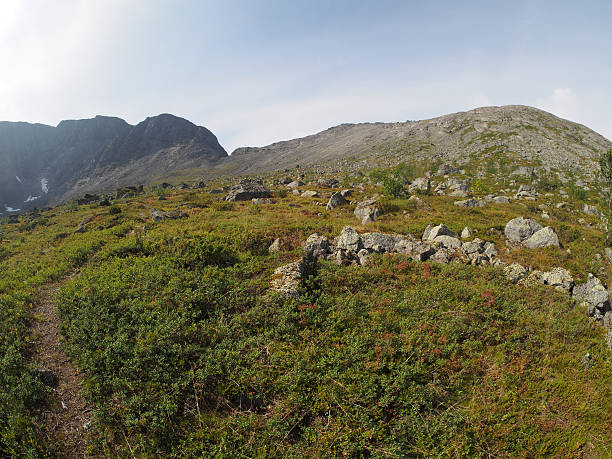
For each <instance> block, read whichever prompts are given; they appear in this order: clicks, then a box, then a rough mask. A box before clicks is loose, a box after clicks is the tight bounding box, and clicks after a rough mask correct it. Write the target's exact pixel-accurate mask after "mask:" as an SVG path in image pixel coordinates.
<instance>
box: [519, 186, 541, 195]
mask: <svg viewBox="0 0 612 459" xmlns="http://www.w3.org/2000/svg"><path fill="white" fill-rule="evenodd" d="M537 196H538V192H537V191H536V190H535V188H534V187H532V186H531V185H521V186H520V187H519V189H518V192H517V193H516V197H517V198H535V197H537Z"/></svg>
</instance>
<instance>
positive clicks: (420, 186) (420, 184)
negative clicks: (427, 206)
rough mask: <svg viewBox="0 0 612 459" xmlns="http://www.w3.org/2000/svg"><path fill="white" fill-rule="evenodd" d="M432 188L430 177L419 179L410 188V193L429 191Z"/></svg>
mask: <svg viewBox="0 0 612 459" xmlns="http://www.w3.org/2000/svg"><path fill="white" fill-rule="evenodd" d="M430 187H431V181H430V180H429V177H419V178H417V179H415V180H414V181H413V182H412V183H411V184H410V185H409V186H408V191H410V192H414V191H427V190H428V189H429V188H430Z"/></svg>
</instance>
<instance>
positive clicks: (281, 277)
mask: <svg viewBox="0 0 612 459" xmlns="http://www.w3.org/2000/svg"><path fill="white" fill-rule="evenodd" d="M302 274H303V265H302V262H301V261H296V262H293V263H289V264H286V265H283V266H279V267H278V268H276V270H275V271H274V275H273V276H272V281H271V289H272V290H273V291H276V292H279V293H283V294H285V295H287V296H290V297H294V298H297V297H298V295H299V293H298V288H299V286H300V282H301V279H302Z"/></svg>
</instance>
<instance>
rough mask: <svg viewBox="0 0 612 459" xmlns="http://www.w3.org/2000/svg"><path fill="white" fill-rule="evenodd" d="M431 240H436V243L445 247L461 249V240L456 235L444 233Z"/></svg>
mask: <svg viewBox="0 0 612 459" xmlns="http://www.w3.org/2000/svg"><path fill="white" fill-rule="evenodd" d="M432 240H433V242H437V243H438V244H440V245H441V246H442V247H444V248H445V249H450V250H453V251H457V250H461V241H460V240H459V239H457V238H456V237H453V236H448V235H445V234H444V235H441V236H436V237H435V238H433V239H432Z"/></svg>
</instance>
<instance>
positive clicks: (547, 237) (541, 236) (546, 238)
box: [523, 226, 559, 249]
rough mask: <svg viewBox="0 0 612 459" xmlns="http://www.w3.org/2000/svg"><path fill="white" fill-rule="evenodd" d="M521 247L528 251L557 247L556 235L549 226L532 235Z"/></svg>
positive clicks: (557, 239)
mask: <svg viewBox="0 0 612 459" xmlns="http://www.w3.org/2000/svg"><path fill="white" fill-rule="evenodd" d="M523 245H524V246H525V247H527V248H528V249H543V248H546V247H559V238H558V237H557V233H555V230H554V229H552V228H551V227H550V226H547V227H546V228H542V229H541V230H539V231H536V232H535V233H533V235H532V236H531V237H530V238H529V239H527V240H525V241H523Z"/></svg>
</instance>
